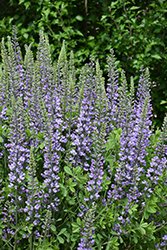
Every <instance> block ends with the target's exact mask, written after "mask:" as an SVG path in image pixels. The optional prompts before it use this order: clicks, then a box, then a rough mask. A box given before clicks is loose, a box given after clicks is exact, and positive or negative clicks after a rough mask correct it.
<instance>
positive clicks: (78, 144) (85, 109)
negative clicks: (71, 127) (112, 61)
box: [68, 59, 96, 171]
mask: <svg viewBox="0 0 167 250" xmlns="http://www.w3.org/2000/svg"><path fill="white" fill-rule="evenodd" d="M85 70H87V71H86V72H87V78H85V79H84V80H85V88H84V89H85V91H84V94H83V99H82V104H81V110H80V113H79V117H78V119H77V124H76V126H77V128H76V129H75V131H74V132H73V133H72V134H71V138H72V147H73V149H72V151H71V157H70V158H69V159H68V160H69V161H71V162H72V163H73V164H74V166H77V165H78V166H81V167H83V168H84V169H85V170H86V171H88V166H89V165H88V163H87V161H88V160H89V159H90V155H91V145H92V142H93V138H92V133H93V130H94V129H95V124H94V118H95V100H96V93H95V84H96V79H95V76H94V60H93V59H92V60H91V62H90V64H89V65H87V67H85Z"/></svg>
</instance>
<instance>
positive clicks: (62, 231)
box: [58, 228, 66, 235]
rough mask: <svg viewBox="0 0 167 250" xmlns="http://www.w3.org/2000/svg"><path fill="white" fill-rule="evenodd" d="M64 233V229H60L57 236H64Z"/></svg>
mask: <svg viewBox="0 0 167 250" xmlns="http://www.w3.org/2000/svg"><path fill="white" fill-rule="evenodd" d="M65 231H66V228H62V229H61V231H60V232H59V233H58V235H61V234H64V232H65Z"/></svg>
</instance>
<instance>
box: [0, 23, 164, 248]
mask: <svg viewBox="0 0 167 250" xmlns="http://www.w3.org/2000/svg"><path fill="white" fill-rule="evenodd" d="M7 46H8V48H6V46H5V42H4V39H2V44H1V54H2V71H1V73H0V90H1V92H0V172H1V173H2V179H1V181H0V187H1V191H0V248H2V249H4V250H8V249H14V250H16V249H30V250H34V249H56V250H58V249H62V250H68V249H69V250H70V249H72V250H74V249H76V250H77V249H78V250H94V249H107V250H108V249H113V250H119V249H145V250H147V249H150V250H152V249H166V246H167V237H166V236H167V219H166V218H167V216H166V214H167V195H166V194H167V167H166V166H167V144H166V142H167V140H166V139H167V138H166V135H167V117H165V118H164V123H163V126H162V128H161V129H154V128H153V114H152V104H151V88H150V79H149V71H148V69H144V68H143V67H142V68H141V71H140V79H139V82H138V84H137V83H136V82H134V79H133V78H131V82H130V83H128V82H127V80H126V77H125V72H124V71H123V70H121V69H119V68H118V67H117V62H116V59H115V56H114V51H113V50H112V49H111V50H110V54H109V56H108V57H107V62H106V64H107V70H108V79H107V82H106V88H105V79H104V77H103V72H102V70H101V69H100V63H99V61H98V60H95V58H94V57H93V56H92V57H91V58H90V62H89V63H87V64H85V65H84V67H83V68H82V69H81V70H80V75H79V77H78V78H77V75H76V70H75V63H74V54H73V52H71V53H70V59H69V60H68V57H67V54H66V46H65V41H64V42H63V45H62V49H61V52H60V55H59V58H58V60H57V61H55V62H52V57H51V52H50V45H49V39H48V37H47V35H45V34H44V32H43V31H40V40H39V46H38V50H37V56H36V59H34V56H33V53H32V51H31V47H32V46H33V44H30V45H29V46H27V45H26V46H25V50H26V51H25V52H26V53H25V57H24V58H23V56H22V54H21V50H20V47H19V43H18V38H17V30H16V28H15V27H14V29H13V37H12V38H10V37H8V45H7ZM154 131H155V132H154Z"/></svg>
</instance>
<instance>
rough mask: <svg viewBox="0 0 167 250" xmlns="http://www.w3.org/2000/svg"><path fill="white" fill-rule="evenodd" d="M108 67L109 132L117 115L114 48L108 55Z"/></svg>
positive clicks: (108, 132) (116, 72)
mask: <svg viewBox="0 0 167 250" xmlns="http://www.w3.org/2000/svg"><path fill="white" fill-rule="evenodd" d="M107 67H108V82H107V89H106V92H107V94H106V95H107V101H108V117H109V124H108V126H107V134H108V135H109V134H110V132H111V131H112V130H113V128H114V123H115V122H116V115H117V99H118V76H119V74H118V70H117V66H116V62H115V56H114V50H113V49H111V50H110V55H109V56H108V57H107Z"/></svg>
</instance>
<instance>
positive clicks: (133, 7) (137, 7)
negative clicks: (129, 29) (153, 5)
mask: <svg viewBox="0 0 167 250" xmlns="http://www.w3.org/2000/svg"><path fill="white" fill-rule="evenodd" d="M137 9H140V7H139V6H132V7H131V8H130V10H137Z"/></svg>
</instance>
